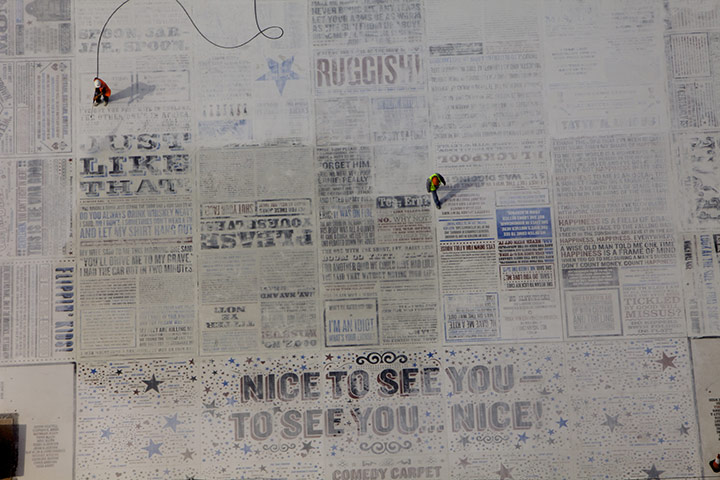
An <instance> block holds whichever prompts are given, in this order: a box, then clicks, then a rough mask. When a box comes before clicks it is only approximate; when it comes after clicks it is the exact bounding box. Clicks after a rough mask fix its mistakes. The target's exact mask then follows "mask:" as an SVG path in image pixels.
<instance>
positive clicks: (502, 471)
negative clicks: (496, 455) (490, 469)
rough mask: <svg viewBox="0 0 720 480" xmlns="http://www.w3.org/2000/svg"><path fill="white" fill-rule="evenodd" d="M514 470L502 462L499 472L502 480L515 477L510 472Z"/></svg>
mask: <svg viewBox="0 0 720 480" xmlns="http://www.w3.org/2000/svg"><path fill="white" fill-rule="evenodd" d="M511 471H512V468H507V467H506V466H505V465H503V464H502V463H501V464H500V470H498V471H497V472H495V473H497V474H498V475H500V480H505V479H506V478H513V476H512V475H510V472H511Z"/></svg>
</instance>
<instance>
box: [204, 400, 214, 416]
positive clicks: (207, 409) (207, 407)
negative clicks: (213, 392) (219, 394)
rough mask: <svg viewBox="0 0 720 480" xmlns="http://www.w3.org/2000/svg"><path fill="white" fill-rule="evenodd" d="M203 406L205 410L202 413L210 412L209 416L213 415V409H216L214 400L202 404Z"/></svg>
mask: <svg viewBox="0 0 720 480" xmlns="http://www.w3.org/2000/svg"><path fill="white" fill-rule="evenodd" d="M203 406H204V407H205V410H204V411H203V413H206V412H210V415H212V414H214V413H215V409H217V408H218V407H217V405H215V400H213V401H212V402H210V403H205V402H203Z"/></svg>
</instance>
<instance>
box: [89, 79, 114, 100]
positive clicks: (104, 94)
mask: <svg viewBox="0 0 720 480" xmlns="http://www.w3.org/2000/svg"><path fill="white" fill-rule="evenodd" d="M93 84H94V85H95V95H93V106H94V107H97V106H98V105H100V102H102V103H104V104H105V106H106V107H107V104H108V101H109V100H110V87H108V86H107V83H105V82H103V81H102V80H101V79H99V78H98V77H95V78H94V79H93Z"/></svg>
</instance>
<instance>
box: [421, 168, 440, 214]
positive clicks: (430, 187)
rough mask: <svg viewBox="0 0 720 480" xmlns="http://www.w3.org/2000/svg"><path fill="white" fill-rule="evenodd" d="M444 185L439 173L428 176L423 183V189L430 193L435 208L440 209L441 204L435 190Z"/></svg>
mask: <svg viewBox="0 0 720 480" xmlns="http://www.w3.org/2000/svg"><path fill="white" fill-rule="evenodd" d="M441 183H442V184H443V185H445V179H444V178H443V176H442V175H440V174H439V173H433V174H432V175H430V176H429V177H428V179H427V181H426V182H425V188H426V189H427V191H428V193H432V197H433V201H435V206H436V207H437V208H440V205H441V202H440V199H439V198H438V194H437V189H438V188H440V184H441Z"/></svg>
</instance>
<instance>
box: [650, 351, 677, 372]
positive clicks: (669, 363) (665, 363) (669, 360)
mask: <svg viewBox="0 0 720 480" xmlns="http://www.w3.org/2000/svg"><path fill="white" fill-rule="evenodd" d="M676 358H677V356H675V357H668V356H667V355H665V352H663V353H662V358H661V359H660V360H655V363H659V364H660V365H662V367H663V372H664V371H665V369H666V368H668V367H673V368H677V367H676V366H675V364H674V363H673V360H675V359H676Z"/></svg>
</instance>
